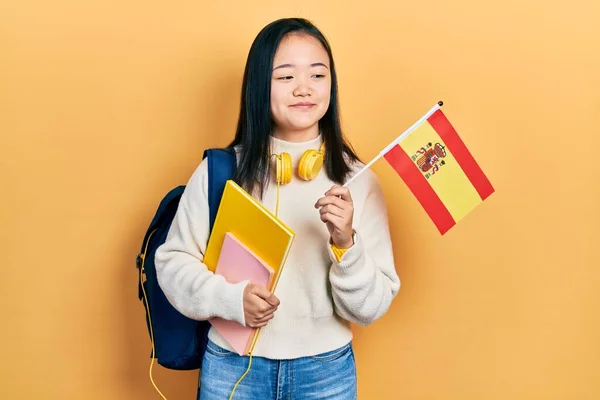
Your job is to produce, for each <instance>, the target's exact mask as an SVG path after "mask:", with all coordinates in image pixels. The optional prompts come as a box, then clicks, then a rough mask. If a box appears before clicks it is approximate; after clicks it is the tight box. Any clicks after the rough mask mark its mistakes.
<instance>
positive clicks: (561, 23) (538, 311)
mask: <svg viewBox="0 0 600 400" xmlns="http://www.w3.org/2000/svg"><path fill="white" fill-rule="evenodd" d="M521 3H522V2H521V1H520V0H509V1H502V2H482V1H475V0H460V1H458V2H457V1H453V2H447V1H440V0H432V1H427V2H418V1H412V2H398V1H375V0H374V1H369V2H367V3H362V2H356V3H349V2H347V1H326V2H325V1H323V2H316V1H306V2H302V3H296V2H283V1H271V2H269V1H253V2H245V1H234V2H227V3H219V2H204V1H198V0H196V1H171V2H167V1H161V2H157V1H131V0H123V1H119V2H117V1H83V2H82V1H74V0H56V1H41V0H19V1H16V0H7V1H3V2H2V5H1V6H0V50H1V52H0V96H1V97H0V98H1V103H0V132H1V133H2V135H1V143H0V183H1V187H2V193H1V199H2V203H1V208H0V224H1V225H0V226H1V229H0V243H1V245H0V246H1V250H0V266H1V268H2V270H1V272H2V275H1V277H0V298H1V300H0V301H1V303H0V304H1V305H0V316H1V319H2V328H1V330H0V346H1V347H0V355H1V360H2V361H1V363H0V379H1V385H0V398H2V399H90V400H99V399H103V400H104V399H127V400H129V399H157V398H159V397H158V396H157V395H156V394H155V393H154V392H153V389H152V387H151V385H150V383H149V381H148V378H147V366H148V361H149V360H148V354H149V341H148V336H147V331H146V327H145V323H144V316H143V308H142V305H141V304H140V303H139V302H138V300H137V286H136V285H137V275H136V269H135V266H134V259H135V255H136V253H137V252H138V249H139V246H140V242H141V240H142V236H143V234H144V230H145V229H146V227H147V225H148V223H149V221H150V219H151V217H152V216H153V214H154V212H155V209H156V206H157V205H158V201H159V200H160V199H161V198H162V196H163V195H164V194H165V193H166V192H167V191H168V190H169V189H170V188H171V187H173V186H175V185H178V184H181V183H185V182H186V181H187V178H188V177H189V175H190V174H191V173H192V171H193V170H194V168H195V167H196V165H197V164H198V163H199V162H200V158H201V154H202V150H203V149H204V148H206V147H208V146H221V145H225V144H226V143H228V142H229V140H230V139H231V138H232V136H233V131H234V127H235V123H236V118H237V111H238V104H239V90H240V83H241V78H242V70H243V65H244V62H245V58H246V54H247V51H248V49H249V46H250V44H251V41H252V40H253V38H254V37H255V35H256V34H257V32H258V31H259V29H260V28H261V27H262V26H264V25H265V24H266V23H268V22H270V21H271V20H273V19H275V18H279V17H282V16H297V15H300V16H306V17H309V18H312V19H313V20H314V21H315V22H316V23H317V24H318V26H320V27H321V28H322V29H323V30H324V32H325V33H326V35H327V36H328V37H329V39H330V40H331V43H332V46H333V49H334V54H335V56H336V62H337V65H338V72H339V78H340V91H341V104H342V116H343V123H344V128H345V130H346V132H347V134H348V136H349V138H350V139H351V141H352V143H353V144H354V145H355V147H356V148H357V150H358V151H359V153H360V155H361V156H362V157H363V159H365V160H369V159H370V158H371V157H373V156H375V155H376V154H377V153H378V151H379V150H380V149H382V148H383V147H384V146H385V145H386V144H387V143H388V142H389V141H390V140H391V139H393V138H394V137H395V136H397V135H399V134H400V133H402V131H403V130H404V129H405V128H407V127H408V126H409V125H410V124H412V123H413V122H414V121H415V120H416V119H417V118H419V117H420V116H421V115H422V114H423V113H425V112H426V111H427V110H428V109H429V108H430V107H431V106H433V104H434V103H435V102H436V101H438V100H443V101H444V102H445V106H444V111H445V113H446V114H447V115H448V117H449V118H450V121H451V122H452V123H453V124H454V126H455V127H456V129H457V130H458V132H459V134H460V135H461V137H462V138H463V139H464V141H465V143H466V144H467V146H468V147H469V149H470V150H471V151H472V153H473V154H474V155H475V158H476V159H477V160H478V162H479V163H480V165H481V166H482V168H483V170H484V171H485V172H486V174H487V175H488V177H489V178H490V180H491V182H492V183H493V184H494V186H495V188H496V193H495V194H493V195H492V196H491V197H490V198H489V199H488V200H486V201H485V202H484V203H483V204H482V205H480V206H479V207H478V208H476V209H475V211H474V212H473V213H472V214H470V215H468V216H467V217H466V218H465V219H464V220H463V221H461V222H459V224H458V225H456V226H455V227H454V228H453V229H452V230H451V231H450V232H449V233H448V234H447V235H445V236H444V237H441V236H440V235H439V234H438V232H437V230H436V228H435V227H434V225H433V224H432V223H431V221H430V220H428V217H427V215H426V214H425V212H424V211H423V210H422V209H421V208H420V205H419V204H418V203H417V201H416V200H415V199H414V198H413V197H412V195H411V194H410V192H409V190H408V189H407V188H406V187H405V186H404V185H403V183H402V182H401V180H400V178H399V177H397V176H396V174H395V172H394V171H393V170H392V169H391V168H390V167H389V166H388V165H387V164H386V162H385V161H384V160H381V161H380V162H378V163H376V165H375V166H374V170H375V171H376V172H377V173H378V174H379V176H380V177H381V180H382V182H383V185H384V188H385V194H386V197H387V200H388V203H389V206H390V218H391V227H392V234H393V240H394V243H395V255H396V258H397V264H398V272H399V274H400V276H401V278H402V281H403V286H402V289H401V291H400V294H399V295H398V298H397V300H396V301H395V302H394V303H393V306H392V308H391V310H390V311H389V313H388V314H387V315H386V316H385V317H384V318H383V319H382V320H380V321H379V322H377V323H376V324H374V325H373V326H370V327H368V328H360V329H356V330H355V332H356V339H355V346H356V355H357V360H358V373H359V395H360V396H359V397H360V398H361V399H369V400H370V399H435V400H439V399H444V400H445V399H461V400H463V399H485V400H492V399H493V400H495V399H498V400H505V399H597V398H600V345H599V337H600V312H599V306H600V295H599V293H600V292H599V291H598V285H599V283H600V280H599V278H600V269H599V268H598V267H599V266H600V262H599V261H598V250H597V247H598V244H599V243H598V242H599V241H598V238H599V235H598V233H597V229H598V224H599V222H600V218H599V211H598V207H599V206H598V204H600V193H599V192H600V188H599V187H600V183H599V178H598V176H599V175H598V173H599V172H600V168H599V166H598V165H599V162H598V160H597V153H598V149H599V148H600V139H599V138H598V137H599V135H598V133H599V128H598V127H599V126H600V117H599V116H598V115H599V112H598V107H599V104H600V95H599V94H598V93H599V92H600V74H598V71H600V60H599V57H600V56H599V54H600V26H599V25H598V23H597V22H598V20H599V18H600V5H599V4H600V3H598V2H597V1H596V0H585V1H584V0H575V1H569V2H548V1H541V0H532V1H527V2H524V3H523V4H521ZM558 4H563V5H558ZM156 379H157V382H158V383H159V386H160V387H161V388H162V389H163V391H164V392H165V394H166V395H167V397H168V398H169V399H192V398H194V395H195V390H196V373H195V372H175V371H167V370H164V369H162V368H158V370H157V371H156Z"/></svg>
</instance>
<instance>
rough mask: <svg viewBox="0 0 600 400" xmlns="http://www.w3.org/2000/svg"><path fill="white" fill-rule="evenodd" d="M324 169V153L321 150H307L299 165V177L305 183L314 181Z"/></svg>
mask: <svg viewBox="0 0 600 400" xmlns="http://www.w3.org/2000/svg"><path fill="white" fill-rule="evenodd" d="M322 167H323V152H322V151H319V150H307V151H305V152H304V154H302V158H301V159H300V163H299V164H298V176H300V179H302V180H305V181H312V180H313V179H315V178H316V177H317V175H319V172H320V171H321V168H322Z"/></svg>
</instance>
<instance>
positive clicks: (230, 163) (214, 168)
mask: <svg viewBox="0 0 600 400" xmlns="http://www.w3.org/2000/svg"><path fill="white" fill-rule="evenodd" d="M206 157H208V207H209V211H210V230H211V231H212V228H213V225H214V223H215V219H216V217H217V211H218V210H219V203H220V202H221V197H222V196H223V190H225V183H226V182H227V181H228V180H229V179H231V178H233V176H234V174H235V171H236V169H237V160H236V156H235V150H234V149H233V148H231V147H226V148H222V149H218V148H215V149H206V150H205V151H204V155H203V156H202V158H203V159H204V158H206Z"/></svg>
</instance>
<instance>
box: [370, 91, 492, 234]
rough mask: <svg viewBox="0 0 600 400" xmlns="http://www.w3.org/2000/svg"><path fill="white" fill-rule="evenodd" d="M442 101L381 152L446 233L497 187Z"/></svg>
mask: <svg viewBox="0 0 600 400" xmlns="http://www.w3.org/2000/svg"><path fill="white" fill-rule="evenodd" d="M441 105H442V103H441V102H439V103H438V104H437V105H436V106H435V107H434V108H432V109H431V110H430V111H429V112H428V113H427V114H425V116H424V117H423V118H421V119H420V120H419V121H417V123H415V124H414V125H413V126H412V127H411V128H410V129H409V130H407V131H406V132H405V133H404V134H402V136H400V137H399V138H398V139H396V140H395V141H394V142H393V143H392V144H391V145H390V146H388V147H387V148H386V149H385V150H384V151H383V152H382V153H381V154H382V155H383V157H384V158H385V159H386V160H387V161H388V163H389V164H390V165H391V166H392V168H394V170H396V172H397V173H398V175H400V177H401V178H402V179H403V180H404V182H405V183H406V185H407V186H408V187H409V189H410V190H411V191H412V193H413V194H414V195H415V197H416V198H417V200H418V201H419V203H421V205H422V206H423V208H424V209H425V211H426V212H427V214H428V215H429V217H430V218H431V219H432V220H433V222H434V224H435V226H436V227H437V229H438V230H439V231H440V233H441V234H442V235H443V234H444V233H446V232H447V231H448V230H449V229H450V228H452V227H453V226H454V225H455V224H456V223H457V222H458V221H460V220H461V219H462V218H464V217H465V215H467V214H468V213H469V212H470V211H471V210H473V209H474V208H475V207H476V206H477V205H479V204H480V203H481V202H483V200H485V199H486V198H487V197H488V196H489V195H491V194H492V193H493V192H494V188H493V187H492V185H491V184H490V181H489V180H488V179H487V177H486V176H485V174H484V173H483V171H482V170H481V168H480V167H479V165H478V164H477V162H476V161H475V159H474V158H473V156H472V155H471V153H470V152H469V150H468V149H467V147H466V146H465V144H464V143H463V141H462V140H461V138H460V137H459V136H458V134H457V133H456V131H455V130H454V128H453V127H452V125H451V124H450V121H448V119H447V118H446V116H445V115H444V113H443V112H442V110H441V109H440V106H441Z"/></svg>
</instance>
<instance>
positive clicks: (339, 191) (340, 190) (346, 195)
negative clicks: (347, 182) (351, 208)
mask: <svg viewBox="0 0 600 400" xmlns="http://www.w3.org/2000/svg"><path fill="white" fill-rule="evenodd" d="M325 196H339V197H341V198H342V200H345V201H352V196H351V195H350V189H348V188H347V187H345V186H336V185H334V186H333V187H332V188H331V189H329V190H328V191H327V192H325Z"/></svg>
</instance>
